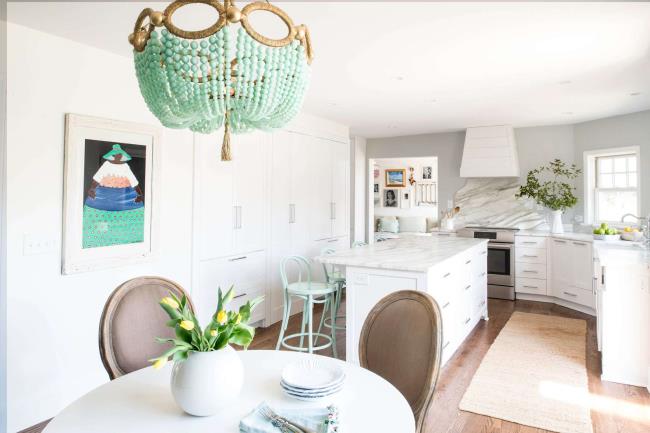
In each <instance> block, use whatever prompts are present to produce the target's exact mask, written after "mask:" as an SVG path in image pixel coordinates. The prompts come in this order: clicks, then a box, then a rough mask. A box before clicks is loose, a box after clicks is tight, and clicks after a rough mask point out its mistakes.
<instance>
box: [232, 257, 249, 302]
mask: <svg viewBox="0 0 650 433" xmlns="http://www.w3.org/2000/svg"><path fill="white" fill-rule="evenodd" d="M247 258H248V257H247V256H241V257H235V258H233V259H228V261H229V262H236V261H238V260H245V259H247ZM233 299H235V298H233Z"/></svg>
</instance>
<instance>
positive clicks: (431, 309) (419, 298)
mask: <svg viewBox="0 0 650 433" xmlns="http://www.w3.org/2000/svg"><path fill="white" fill-rule="evenodd" d="M404 300H412V301H415V302H418V303H420V304H422V305H423V306H424V307H425V308H426V310H427V311H428V313H429V317H430V319H431V322H432V323H431V325H432V328H433V329H434V330H436V329H438V330H439V332H433V334H432V336H431V339H432V341H431V343H432V347H434V348H435V349H434V351H435V352H434V354H433V356H431V357H430V362H429V365H427V366H426V368H427V376H426V380H425V382H424V383H423V384H422V391H421V392H420V396H419V397H418V399H417V400H416V402H415V403H414V404H413V406H412V407H411V409H412V410H413V415H414V417H415V427H416V428H415V431H416V433H423V432H424V429H423V426H424V420H425V418H426V414H427V412H428V409H429V406H430V405H431V401H432V399H433V393H434V391H435V387H436V382H437V381H438V376H439V374H440V364H441V359H442V313H441V311H440V307H439V306H438V303H437V302H436V301H435V299H433V297H432V296H431V295H429V294H427V293H424V292H418V291H415V290H401V291H398V292H394V293H391V294H390V295H388V296H386V297H384V298H382V299H381V300H380V301H379V302H378V303H377V304H376V305H375V306H374V307H373V308H372V310H371V311H370V313H369V314H368V317H367V318H366V320H365V321H364V323H363V328H362V329H361V336H360V338H359V362H360V364H361V366H362V367H363V368H366V369H369V370H370V368H369V366H368V359H367V344H368V338H369V336H370V332H371V331H372V327H373V324H374V322H375V320H376V319H377V318H378V317H379V316H380V315H381V314H382V312H383V311H384V310H385V309H386V308H387V307H388V306H390V305H391V304H393V303H395V302H399V301H404ZM399 320H400V318H399V317H396V318H395V326H399Z"/></svg>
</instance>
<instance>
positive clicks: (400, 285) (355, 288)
mask: <svg viewBox="0 0 650 433" xmlns="http://www.w3.org/2000/svg"><path fill="white" fill-rule="evenodd" d="M346 280H347V291H346V296H347V301H346V302H347V304H346V353H347V361H348V362H353V363H356V364H358V363H359V355H358V347H359V337H360V335H361V329H362V328H363V323H364V321H365V319H366V317H367V316H368V313H370V310H371V309H372V308H373V307H374V306H375V304H377V302H379V300H380V299H382V298H383V297H385V296H386V295H388V294H390V293H393V292H396V291H399V290H420V291H426V292H427V293H429V294H431V295H432V296H433V297H434V299H435V300H436V302H437V303H438V306H439V307H440V310H441V313H442V322H443V323H442V329H443V343H442V344H443V348H442V364H443V365H444V364H445V363H446V362H447V361H448V360H449V359H450V358H451V357H452V355H453V354H454V353H455V352H456V349H458V347H459V346H460V345H461V344H462V343H463V341H465V338H467V336H468V335H469V333H470V332H471V331H472V329H474V327H475V326H476V324H477V323H478V322H479V320H480V319H481V318H483V319H485V320H487V319H488V311H487V247H486V246H485V245H480V246H477V247H474V248H470V249H468V250H467V251H466V252H464V253H461V254H458V255H456V256H454V257H452V258H450V259H448V260H445V261H444V262H442V263H439V264H437V265H436V266H434V267H432V268H431V269H429V271H428V272H406V271H395V270H386V269H376V268H362V267H347V268H346ZM386 345H387V348H388V349H390V342H386Z"/></svg>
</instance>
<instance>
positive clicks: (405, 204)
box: [400, 192, 411, 209]
mask: <svg viewBox="0 0 650 433" xmlns="http://www.w3.org/2000/svg"><path fill="white" fill-rule="evenodd" d="M400 207H401V208H402V209H409V208H410V207H411V193H410V192H404V193H403V194H402V201H401V202H400Z"/></svg>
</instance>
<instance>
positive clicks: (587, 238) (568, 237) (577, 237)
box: [515, 230, 594, 242]
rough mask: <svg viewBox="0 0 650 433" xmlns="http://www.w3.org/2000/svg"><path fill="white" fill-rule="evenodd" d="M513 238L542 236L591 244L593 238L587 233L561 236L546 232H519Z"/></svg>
mask: <svg viewBox="0 0 650 433" xmlns="http://www.w3.org/2000/svg"><path fill="white" fill-rule="evenodd" d="M515 236H543V237H552V238H555V239H566V240H569V241H582V242H593V241H594V237H593V235H591V234H589V233H575V232H564V233H561V234H553V233H551V232H549V231H547V230H519V231H518V232H517V233H515Z"/></svg>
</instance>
